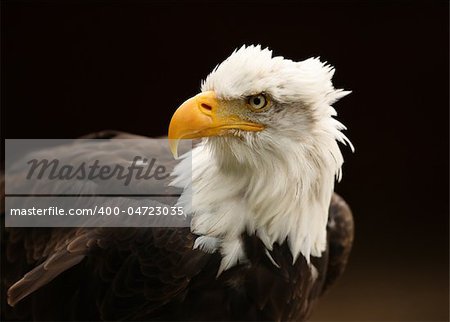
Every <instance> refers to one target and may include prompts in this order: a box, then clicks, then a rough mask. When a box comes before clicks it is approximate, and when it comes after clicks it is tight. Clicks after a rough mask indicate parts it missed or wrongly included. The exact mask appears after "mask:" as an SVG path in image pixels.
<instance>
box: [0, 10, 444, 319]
mask: <svg viewBox="0 0 450 322" xmlns="http://www.w3.org/2000/svg"><path fill="white" fill-rule="evenodd" d="M448 9H449V8H448V3H447V2H446V1H442V2H432V1H428V2H423V3H413V2H373V3H372V2H343V1H338V2H336V1H333V2H330V1H328V2H307V3H302V4H299V3H294V2H283V3H280V2H278V3H267V2H244V3H239V4H238V3H233V2H232V3H223V2H215V3H207V2H194V3H184V2H183V3H181V2H175V1H171V2H162V1H161V2H150V1H147V2H138V1H123V2H119V1H110V2H105V1H103V2H99V1H91V2H81V1H53V2H52V1H45V2H44V1H28V2H23V1H22V2H21V1H2V125H3V126H2V137H3V138H28V139H30V138H74V137H77V136H79V135H83V134H86V133H88V132H92V131H98V130H103V129H115V130H122V131H128V132H133V133H137V134H141V135H147V136H155V135H164V134H165V133H166V130H167V126H168V123H169V120H170V117H171V114H172V113H173V112H174V110H175V109H176V107H177V106H178V105H179V104H180V103H181V102H183V101H184V100H185V99H186V98H188V97H190V96H191V95H193V94H195V93H196V92H198V90H199V85H200V80H201V79H202V78H204V77H205V76H206V75H207V74H208V73H209V72H210V71H211V69H212V68H213V67H214V66H215V65H216V64H218V63H219V62H221V61H222V60H223V59H224V58H226V57H227V56H228V55H229V54H230V53H231V52H232V51H233V50H234V49H235V48H236V47H240V46H241V45H242V44H257V43H260V44H262V45H264V46H269V47H270V48H272V49H273V50H274V53H275V54H277V55H283V56H285V57H288V58H291V59H294V60H303V59H306V58H308V57H311V56H320V57H321V58H322V59H323V60H326V61H328V62H329V63H331V64H332V65H334V66H335V67H336V70H337V72H336V74H335V78H334V83H335V85H336V87H338V88H345V89H351V90H352V91H353V93H352V94H351V95H350V96H348V97H346V98H344V99H343V100H342V101H340V102H339V103H337V104H336V107H337V110H338V113H339V119H340V120H341V121H342V122H343V123H344V124H346V125H347V126H348V128H349V130H348V131H347V135H348V136H349V138H350V139H351V140H352V142H353V143H354V145H355V147H356V153H355V154H351V153H350V152H349V149H347V148H343V150H344V156H345V158H346V163H345V165H344V178H343V181H342V182H341V183H340V184H338V185H337V187H336V190H337V191H338V192H339V193H340V194H342V195H343V196H344V197H345V198H346V200H347V201H348V202H349V204H350V205H351V207H352V208H353V211H354V216H355V221H356V239H355V246H354V251H353V254H352V257H351V261H350V264H349V267H348V270H347V272H346V274H345V276H344V277H343V278H342V279H341V280H340V281H339V283H338V285H337V286H336V287H335V288H334V290H332V291H331V292H330V293H329V294H328V295H327V296H326V297H325V298H324V299H323V300H322V301H321V303H320V304H319V307H318V308H317V309H316V312H315V315H314V317H313V319H314V320H333V321H336V320H351V321H362V320H371V321H373V320H396V321H400V320H422V321H431V320H448V303H449V299H448V296H449V294H448V282H449V280H448V259H449V258H448V256H449V252H448V251H449V249H448V245H449V244H448V227H449V226H448V225H449V222H448V210H449V209H448V193H449V191H448V177H449V173H448V166H449V164H448V156H449V154H448V152H449V151H448V148H449V142H448V119H449V115H448V111H449V104H448V103H449V102H448V98H449V96H448V95H449V91H448V90H449V82H448V71H449V60H448V48H449V47H448Z"/></svg>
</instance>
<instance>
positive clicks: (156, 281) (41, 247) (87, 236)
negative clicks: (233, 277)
mask: <svg viewBox="0 0 450 322" xmlns="http://www.w3.org/2000/svg"><path fill="white" fill-rule="evenodd" d="M82 139H146V140H151V139H148V138H144V137H140V136H135V135H131V134H127V133H121V132H116V131H102V132H98V133H93V134H90V135H87V136H84V137H82ZM150 144H151V145H152V149H153V151H152V154H153V155H158V153H159V151H158V149H159V148H161V147H160V146H159V144H160V142H156V140H155V143H154V144H153V143H150ZM74 149H76V147H75V148H74ZM161 149H162V148H161ZM96 153H101V152H98V151H97V152H96ZM107 153H109V152H107ZM69 157H77V155H76V152H74V153H73V156H70V155H69ZM78 157H80V156H78ZM165 165H166V166H167V167H168V168H169V169H171V168H173V166H174V165H175V163H174V162H173V161H172V160H168V161H167V163H166V164H165ZM1 180H2V181H4V177H2V178H1ZM3 186H4V185H3V184H2V187H3ZM138 188H139V189H145V187H138ZM38 189H39V187H38V186H37V187H36V189H35V190H34V191H39V190H38ZM74 190H75V191H77V188H74ZM90 192H92V193H94V194H95V191H90ZM0 193H1V197H2V200H4V197H5V191H4V190H3V189H2V190H1V191H0ZM121 200H122V201H121V202H122V204H123V205H125V206H127V205H132V204H134V203H135V202H136V200H134V199H132V198H129V199H127V198H126V197H125V198H123V197H121ZM0 211H1V212H2V213H4V211H5V209H4V204H2V205H1V209H0ZM194 240H195V236H194V235H192V234H191V233H190V230H189V228H187V227H182V228H176V227H173V228H157V227H145V228H140V227H139V228H135V227H131V228H107V227H99V228H5V231H4V234H3V247H4V250H5V254H6V256H5V258H4V260H6V262H7V267H8V269H7V271H6V272H5V274H4V276H3V278H2V284H3V285H2V286H3V287H2V292H4V291H5V290H6V289H7V292H6V294H4V295H6V298H7V302H8V304H9V305H10V306H18V307H19V308H16V310H14V312H13V315H12V316H15V317H17V314H16V313H17V312H18V314H19V315H20V311H21V309H23V310H22V311H24V312H27V313H28V314H30V313H31V316H30V317H32V318H33V319H39V320H45V318H46V315H45V311H46V304H45V303H44V302H43V303H40V302H41V300H40V299H39V298H43V299H44V300H46V299H48V298H49V297H52V301H53V299H57V298H58V294H67V292H64V291H63V292H61V290H63V289H64V288H65V286H64V285H63V284H64V283H67V281H70V280H71V279H72V280H77V279H81V280H83V279H87V280H89V281H90V284H91V285H82V284H83V283H78V285H74V286H75V287H74V289H75V290H76V289H77V287H78V290H79V291H78V292H81V288H86V287H89V290H86V289H84V291H87V292H88V293H85V294H89V292H91V293H90V294H91V295H92V292H102V294H98V297H97V299H101V301H100V300H99V301H98V302H97V303H94V304H93V303H85V305H84V306H83V307H82V308H80V309H79V310H77V311H78V312H82V313H83V312H85V313H86V317H87V319H92V318H93V317H94V316H95V314H100V315H99V316H97V318H98V319H107V320H112V319H114V320H116V319H121V320H123V319H142V318H143V317H144V316H145V315H146V314H150V313H151V314H152V315H155V314H156V313H155V311H157V310H158V308H159V307H161V306H163V305H165V304H167V303H168V302H169V301H171V300H173V299H174V298H176V297H177V296H182V295H181V294H182V293H183V291H184V290H185V288H186V286H187V284H188V281H189V280H190V279H191V278H192V277H193V276H195V275H196V274H197V273H198V271H200V270H201V269H202V267H203V265H204V264H205V263H206V262H207V261H208V258H209V257H210V256H211V255H210V254H205V253H203V252H200V251H197V250H193V243H194ZM143 245H144V246H145V247H142V246H143ZM137 271H138V272H140V274H136V272H137ZM86 272H88V273H89V274H90V275H89V276H83V274H85V273H86ZM24 273H25V275H23V274H24ZM142 274H145V276H146V277H147V278H146V280H145V281H142V284H139V283H138V282H137V280H136V278H135V277H136V276H142ZM60 275H64V281H63V280H62V279H61V278H60V279H57V277H58V276H60ZM55 279H56V280H55ZM53 280H55V281H54V282H52V283H49V282H51V281H53ZM93 284H97V287H95V288H92V285H93ZM149 284H150V285H149ZM91 288H92V289H91ZM38 290H39V291H41V290H42V291H44V290H45V293H46V294H47V295H48V297H47V296H40V297H35V298H33V299H32V300H29V295H30V294H32V293H34V292H36V291H38ZM50 293H52V294H53V296H51V295H50ZM83 293H84V292H83ZM63 297H64V296H63ZM3 298H5V296H4V297H3ZM93 298H96V297H93ZM131 298H133V300H132V301H131V300H130V299H131ZM117 299H122V300H124V299H128V300H129V302H130V303H129V305H127V307H126V309H124V308H123V304H122V305H121V303H115V302H117ZM65 300H66V301H68V300H69V299H65ZM23 302H25V303H23ZM31 302H33V304H32V303H31ZM35 302H38V303H39V305H36V303H35ZM74 302H79V300H77V301H74ZM2 305H3V306H4V309H3V310H2V315H4V314H7V313H8V312H9V313H11V311H12V309H11V308H9V307H8V306H6V307H5V303H2ZM78 305H79V304H77V305H76V306H78ZM92 305H95V308H92V310H91V312H90V313H89V314H88V313H87V311H89V310H88V308H89V307H91V306H92ZM144 305H145V310H143V309H140V308H139V306H144ZM21 306H22V307H21ZM30 307H31V309H30ZM72 307H75V306H72ZM61 308H64V310H62V311H61V314H55V312H54V313H53V314H54V315H53V316H60V317H62V316H64V314H67V311H74V309H72V310H67V305H64V304H62V305H61ZM133 308H135V309H134V310H133ZM52 310H53V311H55V310H58V307H57V305H55V306H53V307H52ZM5 311H8V312H6V313H5ZM31 311H33V312H31ZM95 312H98V313H95ZM77 314H78V313H77ZM3 318H5V316H3ZM50 318H51V317H50ZM67 318H76V319H78V318H79V317H78V316H73V317H67Z"/></svg>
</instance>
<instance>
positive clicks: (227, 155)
mask: <svg viewBox="0 0 450 322" xmlns="http://www.w3.org/2000/svg"><path fill="white" fill-rule="evenodd" d="M333 74H334V69H333V68H332V67H331V66H329V65H326V64H325V63H322V62H320V60H319V59H317V58H311V59H307V60H304V61H300V62H295V61H292V60H290V59H285V58H283V57H281V56H276V57H273V56H272V52H271V51H270V50H269V49H262V48H261V47H260V46H247V47H246V46H243V47H241V48H240V49H238V50H236V51H234V52H233V53H232V54H231V56H230V57H228V58H227V59H226V60H225V61H223V62H222V63H221V64H219V65H218V66H217V67H216V68H215V69H214V70H213V71H212V72H211V73H210V74H209V75H208V77H207V78H206V79H205V80H204V81H203V83H202V86H201V93H200V94H198V95H196V96H194V97H192V98H190V99H188V100H187V101H186V102H184V103H183V104H182V105H181V106H180V107H179V108H178V109H177V111H176V112H175V114H174V115H173V117H172V120H171V123H170V126H169V140H170V145H171V149H172V152H173V153H174V155H176V154H177V145H178V141H179V140H180V139H194V138H203V139H202V142H201V144H199V145H198V146H197V147H196V148H195V149H194V150H193V151H192V153H190V154H188V155H186V156H185V157H184V158H183V160H182V162H181V163H180V165H179V166H178V167H177V168H176V169H175V172H174V175H175V176H176V177H177V179H176V180H175V181H174V184H175V185H179V186H180V187H183V188H184V189H185V192H184V193H183V195H182V198H180V203H181V204H182V205H183V206H184V207H186V209H187V210H188V212H190V213H191V214H192V216H193V220H192V227H191V229H192V230H193V232H194V233H196V234H198V235H200V236H201V237H202V238H203V239H200V240H201V241H203V242H199V243H197V244H199V245H200V248H203V249H217V248H218V249H220V251H221V252H222V255H223V256H224V262H225V263H223V265H222V266H223V267H222V269H226V268H228V267H230V266H232V265H233V264H235V263H236V262H239V261H243V260H245V254H243V252H242V251H239V250H238V249H239V248H241V249H242V247H241V245H240V243H241V241H240V235H241V234H242V233H244V232H246V233H249V234H257V235H258V237H260V238H261V240H262V241H263V242H264V244H265V245H266V247H267V249H268V250H269V251H270V249H271V248H272V245H273V243H275V242H279V243H283V242H285V241H286V240H287V242H288V243H289V246H290V249H291V252H292V255H293V260H294V261H295V260H296V258H297V257H298V255H299V254H303V255H304V256H305V257H306V258H307V260H309V256H310V255H311V254H312V255H315V256H320V254H321V253H322V252H323V251H324V250H325V247H326V246H325V243H326V222H327V217H328V206H329V202H330V199H331V194H332V192H333V188H334V179H335V176H337V177H338V179H339V178H340V172H341V166H342V163H343V158H342V154H341V152H340V150H339V147H338V145H337V142H338V141H339V142H342V143H344V144H345V143H349V144H350V146H351V143H350V142H349V141H348V139H347V138H346V137H345V135H344V134H343V133H342V132H341V131H342V130H343V129H345V127H344V126H343V125H342V124H341V123H340V122H339V121H337V120H336V119H335V118H334V116H336V111H335V109H334V108H333V107H332V106H331V104H332V103H334V102H335V101H336V100H338V99H339V98H341V97H343V96H345V95H347V94H348V93H349V92H347V91H343V90H336V89H334V87H333V84H332V82H331V79H332V76H333ZM188 166H189V167H190V166H192V176H191V177H190V178H188V177H187V176H186V174H185V173H186V172H187V171H183V169H184V168H185V167H188ZM189 173H190V172H189ZM187 187H189V188H192V189H186V188H187ZM188 191H189V192H188ZM211 245H212V246H211ZM197 246H198V245H197ZM213 246H214V247H213Z"/></svg>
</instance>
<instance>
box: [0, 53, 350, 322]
mask: <svg viewBox="0 0 450 322" xmlns="http://www.w3.org/2000/svg"><path fill="white" fill-rule="evenodd" d="M333 73H334V69H333V68H332V67H330V66H328V65H326V64H324V63H322V62H320V60H318V59H315V58H312V59H307V60H305V61H301V62H295V61H292V60H289V59H285V58H283V57H280V56H277V57H273V56H272V52H271V51H270V50H268V49H262V48H261V47H260V46H247V47H246V46H243V47H242V48H240V49H238V50H236V51H234V52H233V53H232V55H231V56H230V57H229V58H227V59H226V60H225V61H224V62H222V63H221V64H220V65H218V66H217V67H216V68H215V69H214V70H213V71H212V72H211V74H209V76H208V77H207V78H206V79H205V80H204V81H203V83H202V86H201V93H200V94H198V95H196V96H194V97H192V98H191V99H188V100H187V101H186V102H184V103H183V104H182V105H181V106H180V107H179V108H178V109H177V110H176V112H175V113H174V115H173V117H172V120H171V122H170V126H169V134H168V138H169V141H170V148H171V149H172V152H173V154H174V155H175V156H176V157H178V151H177V146H178V144H179V141H180V140H183V139H200V141H199V143H198V144H197V145H196V146H195V147H194V148H193V149H192V151H190V152H188V153H186V154H184V155H182V156H181V157H180V158H179V160H178V161H177V164H176V165H175V166H174V169H173V171H172V177H173V182H172V185H173V186H175V187H179V188H181V189H182V190H183V192H182V194H181V196H180V198H179V200H178V204H179V205H180V206H182V207H183V208H184V210H185V212H187V213H188V214H189V216H191V218H192V221H191V225H190V227H185V228H175V227H172V228H171V227H160V228H28V229H26V228H23V229H20V228H10V229H7V230H6V237H4V239H5V240H4V242H5V250H6V258H5V262H6V273H5V274H4V278H3V281H2V282H3V291H5V290H7V292H6V294H7V302H8V304H9V305H7V304H5V303H3V310H2V317H3V318H4V319H16V320H30V319H33V320H141V321H147V320H201V321H205V320H246V321H248V320H254V321H299V320H304V319H307V318H308V316H309V315H310V313H311V309H312V308H313V306H314V304H315V302H316V300H317V299H318V298H319V297H320V296H321V295H322V294H323V293H324V292H325V291H326V290H327V289H328V288H329V286H330V285H331V284H333V282H334V281H335V280H336V279H337V277H339V275H341V273H342V272H343V270H344V268H345V266H346V263H347V259H348V256H349V253H350V249H351V245H352V240H353V219H352V214H351V211H350V209H349V207H348V206H347V204H346V203H345V202H344V201H343V199H342V198H340V197H339V196H337V195H336V194H334V193H333V190H334V183H335V180H336V179H337V180H340V178H341V167H342V164H343V157H342V154H341V152H340V149H339V146H338V142H340V143H343V144H348V145H350V147H351V148H352V149H353V147H352V145H351V143H350V142H349V140H348V139H347V138H346V136H345V135H344V134H343V133H342V130H344V129H345V127H344V126H343V125H342V124H341V123H340V122H339V121H337V120H336V119H335V118H334V117H335V116H336V111H335V109H334V108H333V107H332V106H331V104H333V103H334V102H336V101H337V100H338V99H340V98H342V97H343V96H345V95H347V94H348V93H349V92H347V91H342V90H336V89H334V87H333V85H332V82H331V78H332V76H333ZM90 137H93V138H109V139H117V138H119V139H120V138H125V137H133V136H131V135H128V134H123V133H118V132H101V133H97V134H94V135H92V136H90ZM149 140H151V139H149ZM155 149H156V147H155ZM189 167H192V171H188V168H189ZM24 274H25V275H24Z"/></svg>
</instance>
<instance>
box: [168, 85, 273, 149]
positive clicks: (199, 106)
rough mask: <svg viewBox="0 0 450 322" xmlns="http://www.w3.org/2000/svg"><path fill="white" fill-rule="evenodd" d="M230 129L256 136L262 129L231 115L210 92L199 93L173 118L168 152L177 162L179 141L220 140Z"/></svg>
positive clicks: (260, 126) (180, 108) (184, 104)
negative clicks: (215, 138) (206, 138)
mask: <svg viewBox="0 0 450 322" xmlns="http://www.w3.org/2000/svg"><path fill="white" fill-rule="evenodd" d="M230 129H238V130H243V131H253V132H255V131H261V130H262V129H264V126H263V125H261V124H257V123H251V122H248V121H245V120H243V119H241V118H240V117H239V116H237V115H236V114H234V113H231V112H230V111H229V110H228V109H227V106H226V105H225V104H224V103H223V102H221V101H220V100H218V99H217V98H216V95H215V93H214V92H213V91H208V92H203V93H200V94H198V95H196V96H194V97H192V98H190V99H188V100H187V101H186V102H184V103H183V104H182V105H181V106H180V107H179V108H178V109H177V110H176V111H175V113H174V114H173V116H172V120H171V121H170V125H169V144H170V150H171V151H172V154H173V155H174V157H175V158H177V157H178V152H177V148H178V142H179V141H180V139H195V138H201V137H206V136H220V135H225V134H226V133H227V132H228V130H230Z"/></svg>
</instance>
